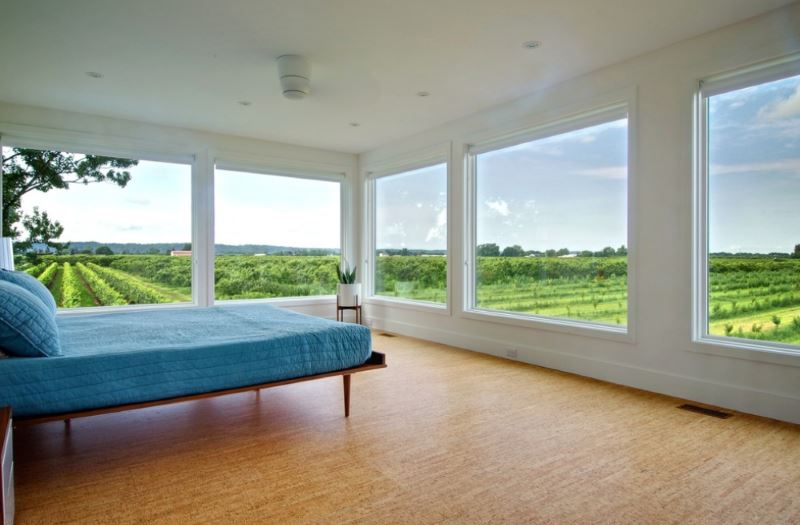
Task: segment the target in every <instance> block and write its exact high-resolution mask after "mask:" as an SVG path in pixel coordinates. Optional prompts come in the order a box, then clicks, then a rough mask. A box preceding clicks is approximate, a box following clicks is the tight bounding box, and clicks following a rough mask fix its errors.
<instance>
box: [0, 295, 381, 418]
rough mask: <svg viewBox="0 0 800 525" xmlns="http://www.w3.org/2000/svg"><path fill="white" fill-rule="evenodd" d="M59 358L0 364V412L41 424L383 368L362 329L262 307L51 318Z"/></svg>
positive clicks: (346, 390) (12, 360)
mask: <svg viewBox="0 0 800 525" xmlns="http://www.w3.org/2000/svg"><path fill="white" fill-rule="evenodd" d="M56 323H57V326H58V332H59V337H60V343H61V353H62V355H61V356H59V357H44V358H42V357H14V358H8V359H0V406H10V407H11V408H12V410H13V413H14V417H15V419H16V421H17V423H19V422H20V421H25V420H27V421H29V422H41V421H48V420H53V419H68V418H72V417H79V416H84V415H93V414H97V413H106V412H112V411H118V410H126V409H131V408H139V407H144V406H152V405H157V404H163V403H168V402H174V401H182V400H187V399H193V398H197V397H207V396H209V395H219V394H226V393H232V392H240V391H245V390H252V389H258V388H266V387H270V386H277V385H281V384H286V383H291V382H297V381H304V380H309V379H316V378H321V377H330V376H336V375H341V376H342V377H343V378H344V381H343V382H344V398H345V399H344V400H345V416H347V415H349V398H350V393H349V392H350V388H349V387H350V375H351V374H352V373H355V372H360V371H364V370H371V369H375V368H383V367H385V366H386V363H385V357H384V356H383V354H380V353H377V352H372V350H371V337H370V331H369V329H367V328H366V327H364V326H360V325H355V324H349V323H338V322H335V321H330V320H327V319H320V318H316V317H310V316H306V315H303V314H299V313H296V312H292V311H289V310H285V309H280V308H276V307H273V306H270V305H265V304H239V305H225V306H215V307H209V308H183V309H163V310H150V311H136V312H125V313H98V314H88V315H79V316H78V315H76V316H58V317H57V318H56Z"/></svg>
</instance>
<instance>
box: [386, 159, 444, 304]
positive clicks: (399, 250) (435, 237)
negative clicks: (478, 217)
mask: <svg viewBox="0 0 800 525" xmlns="http://www.w3.org/2000/svg"><path fill="white" fill-rule="evenodd" d="M374 215H375V219H374V227H375V238H374V250H375V252H374V259H373V260H374V261H375V264H374V274H373V282H374V294H375V295H376V296H382V297H389V298H398V299H405V300H411V301H424V302H429V303H439V304H446V303H447V164H446V163H442V164H436V165H433V166H428V167H424V168H420V169H415V170H411V171H405V172H402V173H395V174H391V175H385V176H381V177H378V178H376V179H375V180H374Z"/></svg>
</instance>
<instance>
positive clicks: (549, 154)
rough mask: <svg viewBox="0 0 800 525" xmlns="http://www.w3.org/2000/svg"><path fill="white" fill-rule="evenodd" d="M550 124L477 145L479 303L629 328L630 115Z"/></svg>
mask: <svg viewBox="0 0 800 525" xmlns="http://www.w3.org/2000/svg"><path fill="white" fill-rule="evenodd" d="M550 129H551V131H550V132H548V131H542V132H540V133H537V134H536V135H534V136H533V140H527V141H525V142H521V141H520V139H518V140H515V141H513V142H511V143H508V142H506V143H504V144H499V145H498V144H489V145H485V146H476V147H473V148H472V149H471V166H472V167H471V177H472V185H473V190H472V192H473V195H472V198H471V199H472V202H471V206H472V216H473V218H472V221H474V222H473V223H472V224H473V226H474V232H473V233H472V241H471V242H472V243H473V244H472V246H473V250H474V257H473V263H474V265H473V270H472V272H473V273H472V276H471V277H472V279H473V281H472V282H473V283H474V289H473V290H472V291H471V296H472V298H471V304H472V306H473V308H472V310H473V311H477V312H480V313H484V314H485V313H500V314H504V315H505V316H508V315H512V316H513V317H526V318H529V319H530V318H535V319H538V320H551V319H558V320H568V321H570V322H576V321H577V322H580V323H584V324H585V323H591V324H593V325H596V326H597V325H611V326H613V327H616V328H609V329H611V330H612V331H615V330H618V329H624V327H625V326H626V325H627V321H628V264H627V261H628V257H627V254H628V250H627V244H628V242H627V237H628V229H627V221H628V216H627V207H628V204H627V196H628V121H627V114H626V112H625V110H624V108H620V109H614V110H613V111H609V112H606V113H604V114H603V115H599V116H597V115H595V116H593V117H591V119H588V118H587V119H582V120H581V121H572V122H570V123H567V124H562V125H561V126H560V127H559V128H550ZM553 129H559V131H560V132H553V131H552V130H553ZM528 138H531V135H530V134H529V135H528ZM600 327H602V326H600Z"/></svg>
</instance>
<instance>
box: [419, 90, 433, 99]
mask: <svg viewBox="0 0 800 525" xmlns="http://www.w3.org/2000/svg"><path fill="white" fill-rule="evenodd" d="M417 96H418V97H423V98H424V97H429V96H431V94H430V93H429V92H428V91H417Z"/></svg>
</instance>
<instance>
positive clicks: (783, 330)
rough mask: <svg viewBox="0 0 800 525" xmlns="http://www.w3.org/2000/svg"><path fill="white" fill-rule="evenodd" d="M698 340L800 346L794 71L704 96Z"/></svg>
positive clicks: (738, 81)
mask: <svg viewBox="0 0 800 525" xmlns="http://www.w3.org/2000/svg"><path fill="white" fill-rule="evenodd" d="M699 122H700V130H699V136H700V137H701V142H700V143H699V149H700V151H699V158H700V159H701V160H700V166H699V175H700V179H701V180H700V188H701V191H700V199H699V204H698V211H699V213H698V216H699V221H698V222H699V227H700V231H699V232H698V235H699V239H700V243H699V247H700V248H699V250H698V257H699V259H700V260H699V261H698V265H699V266H698V267H699V270H698V274H699V290H698V292H699V293H698V297H697V300H698V303H699V308H698V310H699V313H700V316H699V319H698V324H699V327H698V328H699V332H700V334H699V335H700V338H701V339H703V338H708V339H712V340H716V341H718V342H729V343H733V344H737V343H739V344H750V345H752V344H757V345H761V346H765V347H773V348H774V347H781V348H783V349H790V350H795V351H796V350H800V133H798V130H800V67H798V66H797V65H796V64H795V66H794V68H793V69H792V68H789V69H788V70H787V69H786V68H783V71H781V70H776V69H765V70H763V71H757V72H749V73H746V74H745V73H743V74H741V75H734V76H728V77H726V78H724V79H712V80H709V81H708V82H705V83H704V84H703V88H702V92H701V102H700V118H699Z"/></svg>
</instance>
